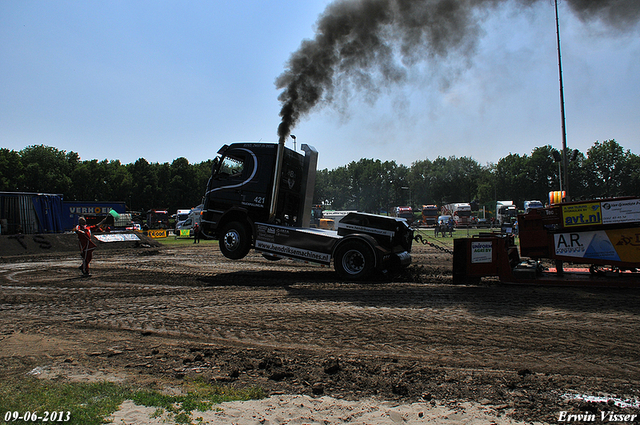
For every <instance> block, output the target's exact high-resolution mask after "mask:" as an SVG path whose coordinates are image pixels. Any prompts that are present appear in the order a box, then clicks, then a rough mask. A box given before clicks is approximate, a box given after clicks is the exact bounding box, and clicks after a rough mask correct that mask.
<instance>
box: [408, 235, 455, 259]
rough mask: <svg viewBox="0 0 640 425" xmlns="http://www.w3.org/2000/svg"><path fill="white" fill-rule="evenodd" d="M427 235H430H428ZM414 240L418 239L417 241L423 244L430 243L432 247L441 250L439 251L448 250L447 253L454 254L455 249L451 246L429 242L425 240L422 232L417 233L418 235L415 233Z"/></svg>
mask: <svg viewBox="0 0 640 425" xmlns="http://www.w3.org/2000/svg"><path fill="white" fill-rule="evenodd" d="M425 236H426V235H425ZM427 237H428V236H427ZM413 240H414V241H416V242H421V243H422V244H423V245H429V246H430V247H432V248H435V249H437V250H439V251H442V252H446V253H447V254H451V255H453V251H451V250H450V249H449V248H445V247H444V246H442V245H437V244H434V243H433V242H429V241H428V240H425V239H424V238H423V237H422V235H421V234H417V235H415V236H414V237H413Z"/></svg>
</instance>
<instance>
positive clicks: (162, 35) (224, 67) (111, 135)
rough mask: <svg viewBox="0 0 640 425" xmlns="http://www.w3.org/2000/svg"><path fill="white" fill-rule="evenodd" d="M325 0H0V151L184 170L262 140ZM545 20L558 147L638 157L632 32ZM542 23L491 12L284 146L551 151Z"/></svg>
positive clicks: (332, 161)
mask: <svg viewBox="0 0 640 425" xmlns="http://www.w3.org/2000/svg"><path fill="white" fill-rule="evenodd" d="M328 4H330V2H329V1H327V0H305V1H300V0H273V1H269V2H266V1H263V0H235V1H221V0H210V1H204V0H190V1H162V0H161V1H155V0H154V1H128V0H127V1H84V0H83V1H64V0H61V1H30V0H20V1H18V0H5V1H2V2H0V58H2V59H0V147H6V148H9V149H14V150H21V149H23V148H24V147H26V146H29V145H39V144H44V145H48V146H53V147H56V148H58V149H61V150H65V151H75V152H78V154H79V155H80V157H81V159H82V160H89V159H98V160H103V159H109V160H114V159H118V160H120V161H121V162H123V163H131V162H134V161H136V160H137V159H138V158H141V157H142V158H145V159H146V160H147V161H149V162H161V163H162V162H171V161H173V160H174V159H175V158H178V157H185V158H187V159H188V160H189V162H191V163H197V162H201V161H204V160H206V159H208V158H212V157H213V156H215V153H216V152H217V150H218V148H219V147H220V146H221V145H223V144H225V143H231V142H234V141H249V140H251V141H254V140H262V141H277V127H278V124H279V123H280V117H279V115H278V114H279V111H280V107H281V105H280V103H279V101H278V99H277V97H278V95H279V91H278V90H277V89H276V87H275V84H274V81H275V79H276V78H277V77H278V76H279V75H280V74H281V73H282V72H283V71H284V69H285V65H286V62H287V60H288V59H289V57H290V55H291V53H293V52H294V51H295V50H297V49H298V47H299V46H300V43H301V42H302V40H304V39H310V38H313V37H314V30H315V23H316V21H317V19H318V17H319V15H320V14H321V13H322V12H323V11H324V9H325V7H326V6H327V5H328ZM560 16H561V38H562V54H563V66H564V78H565V96H566V112H567V140H568V145H569V147H570V148H578V149H580V150H581V151H583V152H585V151H586V150H587V149H588V148H589V147H591V146H592V145H593V143H594V142H595V141H596V140H600V141H603V140H607V139H616V140H617V141H618V143H620V144H621V145H622V146H623V147H624V148H626V149H630V150H631V151H632V152H633V153H636V154H640V36H639V35H640V28H639V26H638V25H635V26H634V27H633V28H631V29H630V30H629V31H626V32H625V33H622V34H619V33H612V31H611V30H610V29H608V28H605V27H604V26H603V25H601V24H599V23H597V22H595V23H591V24H589V25H587V24H584V23H583V22H581V21H580V20H578V19H577V18H576V17H575V16H574V15H573V14H572V13H571V12H570V11H569V10H568V7H567V5H566V4H565V3H564V2H561V3H560ZM554 19H555V15H554V8H553V3H552V2H551V1H549V0H541V1H539V2H538V3H537V4H536V6H535V7H533V8H531V9H530V10H529V11H528V12H526V13H516V12H515V10H514V9H513V8H512V7H510V6H505V7H502V8H501V9H499V10H497V11H492V12H491V14H490V16H488V17H487V19H486V20H484V22H483V24H482V34H481V35H480V38H479V44H478V49H477V52H476V53H475V54H474V55H473V56H471V60H470V62H469V63H468V64H466V65H461V64H460V63H456V62H448V61H438V62H437V63H432V62H428V61H425V62H422V63H418V64H417V65H416V66H415V67H413V68H411V69H410V72H409V78H408V81H406V82H405V83H404V84H402V85H400V86H392V87H391V88H390V89H382V90H381V92H380V93H379V95H378V96H377V97H376V98H375V99H374V100H373V101H371V98H370V97H369V96H368V93H362V92H352V93H350V95H349V97H348V101H347V102H346V103H345V104H341V105H340V107H336V106H335V105H321V107H318V108H316V109H315V110H314V111H312V112H311V113H310V114H309V115H307V116H305V117H304V118H303V119H302V120H301V122H300V123H299V125H297V126H296V127H295V128H294V129H293V130H292V133H293V134H294V135H296V136H297V142H298V148H299V145H300V143H308V144H310V145H313V146H315V147H316V149H318V151H319V153H320V156H319V164H318V165H319V168H329V169H332V168H335V167H338V166H341V165H346V164H348V163H349V162H350V161H357V160H359V159H360V158H374V159H380V160H382V161H386V160H395V161H396V162H398V163H402V164H405V165H407V166H408V165H410V164H411V163H412V162H413V161H416V160H421V159H426V158H428V159H432V160H433V159H436V158H437V157H438V156H443V157H449V156H456V157H462V156H469V157H472V158H474V159H475V160H477V161H478V162H480V163H481V164H485V163H488V162H494V163H495V162H497V161H498V160H499V159H500V158H502V157H504V156H506V155H508V154H509V153H518V154H530V153H531V151H532V150H533V149H534V148H535V147H536V146H542V145H546V144H551V145H553V146H555V147H557V148H560V147H561V143H562V137H561V136H562V135H561V122H560V106H559V104H560V101H559V88H558V87H559V86H558V67H557V51H556V34H555V20H554ZM467 65H468V66H467ZM443 76H446V77H443ZM288 144H289V145H290V146H291V147H292V146H293V145H292V141H291V140H290V141H289V142H288Z"/></svg>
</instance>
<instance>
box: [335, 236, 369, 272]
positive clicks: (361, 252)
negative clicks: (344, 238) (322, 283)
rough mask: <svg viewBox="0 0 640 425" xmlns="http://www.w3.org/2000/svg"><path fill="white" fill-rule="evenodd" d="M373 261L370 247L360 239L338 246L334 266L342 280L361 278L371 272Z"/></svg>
mask: <svg viewBox="0 0 640 425" xmlns="http://www.w3.org/2000/svg"><path fill="white" fill-rule="evenodd" d="M374 263H375V258H374V256H373V252H371V248H370V247H369V246H368V245H367V244H366V243H364V242H362V241H358V240H354V241H348V242H345V243H344V244H342V245H341V246H339V247H338V249H337V250H336V254H335V260H334V268H335V269H336V272H338V274H339V275H340V277H341V278H342V279H344V280H362V279H364V278H366V277H367V276H369V274H371V272H372V271H373V269H374V266H375V264H374Z"/></svg>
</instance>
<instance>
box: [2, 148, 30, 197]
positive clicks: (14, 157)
mask: <svg viewBox="0 0 640 425" xmlns="http://www.w3.org/2000/svg"><path fill="white" fill-rule="evenodd" d="M23 180H24V167H23V166H22V160H21V158H20V154H19V153H18V152H16V151H14V150H9V149H6V148H0V190H1V191H18V190H22V189H21V187H22V181H23Z"/></svg>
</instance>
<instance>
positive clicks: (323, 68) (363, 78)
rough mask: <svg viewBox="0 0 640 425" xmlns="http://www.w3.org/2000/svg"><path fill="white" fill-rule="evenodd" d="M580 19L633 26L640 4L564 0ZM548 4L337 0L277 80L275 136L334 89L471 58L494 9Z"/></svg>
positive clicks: (388, 80)
mask: <svg viewBox="0 0 640 425" xmlns="http://www.w3.org/2000/svg"><path fill="white" fill-rule="evenodd" d="M562 1H564V2H566V3H568V5H569V7H570V8H571V10H572V11H573V12H574V13H575V14H576V15H577V16H578V17H579V18H580V19H581V20H582V21H585V22H587V21H600V22H602V23H603V24H605V25H607V26H608V27H610V28H613V29H620V30H628V29H630V28H634V27H635V26H636V25H637V23H638V21H639V20H640V0H562ZM539 2H546V3H549V4H550V5H551V4H553V0H337V1H335V2H333V3H331V4H330V5H329V6H327V8H326V10H325V11H324V12H323V13H322V15H320V17H319V19H318V22H317V29H316V35H315V38H314V39H313V40H304V41H303V42H302V44H301V45H300V48H299V49H298V50H297V51H296V52H294V53H293V54H292V55H291V58H290V59H289V61H288V63H287V66H286V70H285V72H283V73H282V74H281V75H280V76H279V77H278V78H277V79H276V87H277V88H278V89H283V91H282V93H281V94H280V95H279V97H278V100H279V101H280V102H281V103H282V109H281V111H280V116H281V117H282V121H281V123H280V125H279V127H278V136H279V137H280V139H281V140H284V139H286V138H287V137H288V136H289V135H290V132H291V130H292V129H293V127H294V126H295V125H296V124H297V122H298V121H299V119H300V118H301V117H302V116H303V115H305V114H307V113H309V112H310V111H311V110H312V109H313V108H314V107H316V106H317V105H318V104H320V103H324V102H331V100H332V98H333V95H334V90H335V89H336V84H337V83H341V84H345V83H344V81H347V82H348V84H352V85H354V86H355V87H357V88H360V89H366V90H371V89H373V90H374V91H375V90H376V88H375V87H376V86H377V85H380V84H393V83H398V82H401V81H403V80H404V79H405V78H406V71H407V68H408V67H410V66H411V65H413V64H415V63H417V62H419V61H432V60H444V59H446V58H447V57H448V56H450V55H462V57H470V56H471V55H472V54H473V52H474V51H475V48H476V45H477V42H478V39H479V37H480V35H481V33H482V30H481V23H482V21H483V20H484V19H485V18H486V17H487V16H488V15H489V14H490V13H491V11H492V10H494V9H495V8H497V7H500V6H502V5H504V4H507V3H512V4H515V5H517V6H518V7H521V8H527V7H528V6H532V5H534V4H536V3H539Z"/></svg>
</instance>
